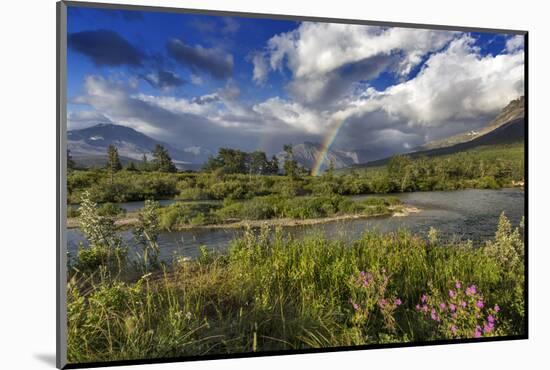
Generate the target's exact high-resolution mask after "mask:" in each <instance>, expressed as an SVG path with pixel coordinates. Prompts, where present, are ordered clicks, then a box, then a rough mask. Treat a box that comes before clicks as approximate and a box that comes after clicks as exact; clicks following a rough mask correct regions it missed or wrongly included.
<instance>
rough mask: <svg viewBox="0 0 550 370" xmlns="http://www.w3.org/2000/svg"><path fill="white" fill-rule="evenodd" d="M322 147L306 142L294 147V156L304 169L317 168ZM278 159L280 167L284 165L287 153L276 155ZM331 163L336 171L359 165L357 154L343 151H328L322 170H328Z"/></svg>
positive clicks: (282, 152)
mask: <svg viewBox="0 0 550 370" xmlns="http://www.w3.org/2000/svg"><path fill="white" fill-rule="evenodd" d="M322 149H323V148H322V145H321V144H319V143H313V142H309V141H306V142H304V143H302V144H296V145H293V146H292V155H293V157H294V160H295V161H296V162H298V164H299V165H301V166H302V167H304V168H307V169H312V168H313V167H314V166H315V163H316V161H317V158H318V156H319V155H320V153H321V152H322ZM276 156H277V159H278V160H279V163H280V167H281V168H282V166H283V165H284V162H285V160H286V153H285V152H284V151H281V152H279V153H277V154H276ZM330 163H332V165H333V166H334V168H335V169H340V168H344V167H348V166H351V165H353V164H357V163H359V161H358V157H357V153H355V152H353V151H350V152H346V151H343V150H337V149H336V150H334V149H331V150H328V151H327V154H326V159H325V161H324V162H323V165H322V167H321V168H322V169H326V168H327V167H328V166H329V165H330Z"/></svg>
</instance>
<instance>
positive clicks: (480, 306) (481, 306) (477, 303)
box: [476, 300, 485, 308]
mask: <svg viewBox="0 0 550 370" xmlns="http://www.w3.org/2000/svg"><path fill="white" fill-rule="evenodd" d="M483 306H485V305H484V304H483V301H482V300H479V301H477V302H476V307H477V308H483Z"/></svg>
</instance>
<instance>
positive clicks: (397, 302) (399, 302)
mask: <svg viewBox="0 0 550 370" xmlns="http://www.w3.org/2000/svg"><path fill="white" fill-rule="evenodd" d="M401 303H402V302H401V299H400V298H397V299H396V300H395V305H396V306H400V305H401Z"/></svg>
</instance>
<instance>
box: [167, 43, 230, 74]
mask: <svg viewBox="0 0 550 370" xmlns="http://www.w3.org/2000/svg"><path fill="white" fill-rule="evenodd" d="M166 48H167V50H168V54H169V55H170V56H171V57H172V58H174V59H175V60H176V61H177V62H178V63H180V64H182V65H184V66H186V67H188V68H190V69H192V70H193V71H202V72H205V73H207V74H209V75H211V76H212V77H214V78H216V79H218V80H222V79H226V78H228V77H230V76H231V74H232V72H233V57H232V56H231V55H229V54H226V53H224V52H223V51H221V50H218V49H208V48H204V47H202V46H195V47H192V46H189V45H186V44H184V43H183V42H182V41H180V40H178V39H172V40H170V41H169V42H168V44H167V45H166Z"/></svg>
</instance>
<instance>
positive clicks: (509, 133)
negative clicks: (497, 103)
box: [358, 96, 525, 167]
mask: <svg viewBox="0 0 550 370" xmlns="http://www.w3.org/2000/svg"><path fill="white" fill-rule="evenodd" d="M524 114H525V108H524V97H523V96H522V97H521V98H519V99H516V100H512V101H511V102H510V103H509V104H508V105H507V106H506V107H505V108H504V109H503V110H502V111H501V112H500V113H499V114H498V115H497V117H496V118H495V119H494V120H492V121H491V122H489V123H488V124H487V125H486V126H484V127H482V128H481V129H479V130H478V131H477V132H475V133H472V134H470V135H469V133H462V134H460V135H454V136H451V137H449V138H447V139H441V140H438V141H437V142H435V141H434V142H431V143H428V144H426V146H427V148H428V149H425V150H418V151H415V152H411V153H405V155H407V156H409V157H411V158H416V157H420V156H427V157H434V156H438V155H446V154H453V153H458V152H462V151H465V150H468V149H472V148H475V147H479V146H487V145H499V144H510V143H515V142H521V141H523V140H524V139H525V117H524ZM389 159H390V157H387V158H383V159H379V160H375V161H371V162H367V163H364V164H360V165H358V167H375V166H381V165H384V164H386V163H387V162H388V160H389Z"/></svg>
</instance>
